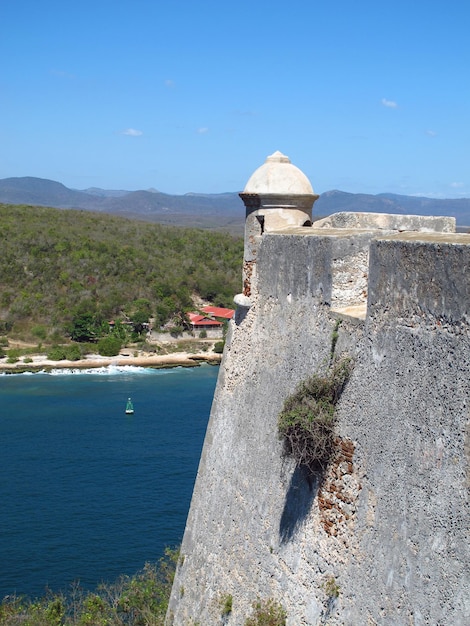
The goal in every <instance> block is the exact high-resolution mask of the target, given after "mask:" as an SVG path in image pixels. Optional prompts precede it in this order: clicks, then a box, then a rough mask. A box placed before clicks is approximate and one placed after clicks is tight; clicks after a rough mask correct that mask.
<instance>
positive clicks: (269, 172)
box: [243, 151, 314, 196]
mask: <svg viewBox="0 0 470 626" xmlns="http://www.w3.org/2000/svg"><path fill="white" fill-rule="evenodd" d="M243 193H250V194H251V193H253V194H276V195H277V194H280V195H302V196H305V195H313V194H314V191H313V188H312V185H311V184H310V181H309V180H308V178H307V177H306V176H305V174H304V173H303V172H302V171H301V170H299V168H298V167H296V166H295V165H292V163H291V162H290V159H289V157H287V156H285V155H284V154H282V152H279V151H277V152H275V153H274V154H271V156H268V158H267V159H266V161H265V162H264V163H263V165H261V167H259V168H258V169H257V170H256V171H255V172H253V174H252V175H251V177H250V179H249V181H248V182H247V183H246V186H245V189H244V191H243Z"/></svg>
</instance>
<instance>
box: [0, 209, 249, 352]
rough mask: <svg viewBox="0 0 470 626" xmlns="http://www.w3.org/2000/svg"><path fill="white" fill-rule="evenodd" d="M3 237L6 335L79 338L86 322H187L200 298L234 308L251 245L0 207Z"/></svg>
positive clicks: (1, 309)
mask: <svg viewBox="0 0 470 626" xmlns="http://www.w3.org/2000/svg"><path fill="white" fill-rule="evenodd" d="M0 237H1V252H2V253H1V255H0V335H1V334H6V333H8V335H9V336H16V337H22V338H26V337H27V336H30V337H31V336H36V337H38V338H40V339H45V340H49V339H51V338H53V339H54V340H55V341H60V340H61V338H67V337H70V336H72V338H75V339H78V340H80V337H79V336H78V335H76V336H75V337H73V332H74V331H77V326H80V324H83V323H84V320H88V322H90V321H92V322H93V325H94V327H95V328H98V327H99V325H100V324H107V322H108V321H109V320H111V319H127V320H129V319H134V320H135V321H136V326H138V324H139V323H140V322H143V321H145V320H146V319H148V318H149V317H153V318H155V326H156V327H158V326H162V325H164V324H165V323H174V324H178V323H179V322H182V321H183V320H184V314H185V312H187V311H188V310H190V309H192V308H194V298H195V297H197V298H201V299H202V300H205V301H208V302H211V303H213V304H215V305H218V306H232V301H233V295H234V294H235V293H237V291H239V290H240V281H241V279H240V276H241V271H240V268H241V263H242V254H243V241H242V239H241V238H237V237H233V236H230V235H228V234H224V233H218V232H213V231H207V230H206V231H201V230H197V229H186V228H180V227H169V226H162V225H159V224H151V223H148V222H140V221H137V220H129V219H125V218H120V217H114V216H110V215H103V214H97V213H91V212H87V211H77V210H67V211H63V210H60V209H51V208H44V207H33V206H24V205H23V206H14V205H3V204H0ZM88 322H87V323H88ZM78 334H79V333H78Z"/></svg>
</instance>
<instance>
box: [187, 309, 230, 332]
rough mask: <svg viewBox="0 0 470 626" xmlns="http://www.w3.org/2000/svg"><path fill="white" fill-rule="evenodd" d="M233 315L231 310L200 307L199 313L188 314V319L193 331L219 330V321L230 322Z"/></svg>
mask: <svg viewBox="0 0 470 626" xmlns="http://www.w3.org/2000/svg"><path fill="white" fill-rule="evenodd" d="M234 313H235V311H234V310H233V309H224V308H223V307H218V306H205V307H202V309H201V313H188V318H189V322H190V324H191V326H192V328H193V330H208V329H211V328H212V329H219V328H220V329H221V328H222V326H223V321H220V320H230V319H232V317H233V316H234ZM217 318H219V319H217Z"/></svg>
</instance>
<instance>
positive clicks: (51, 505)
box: [0, 365, 219, 597]
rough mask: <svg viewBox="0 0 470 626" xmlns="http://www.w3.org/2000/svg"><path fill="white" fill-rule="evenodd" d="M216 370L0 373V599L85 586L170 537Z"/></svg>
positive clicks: (185, 503)
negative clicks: (129, 410)
mask: <svg viewBox="0 0 470 626" xmlns="http://www.w3.org/2000/svg"><path fill="white" fill-rule="evenodd" d="M218 369H219V368H218V367H213V366H209V365H203V366H201V367H195V368H175V369H166V370H155V369H150V368H129V367H128V368H126V367H121V368H103V369H100V370H89V371H79V370H75V371H73V370H72V371H69V370H57V371H56V372H53V373H50V374H46V373H40V374H18V375H3V376H0V442H1V452H0V597H4V596H5V595H7V594H11V593H17V594H27V595H29V596H33V597H36V596H41V595H43V593H44V591H45V590H46V588H49V589H51V590H52V591H59V590H62V591H67V590H69V589H70V586H71V584H72V583H74V582H77V581H79V582H80V584H81V585H82V586H83V587H84V588H88V589H91V588H94V587H95V586H96V585H97V584H99V583H100V582H102V581H108V582H112V581H114V580H116V578H117V577H118V576H119V575H120V574H129V575H132V574H134V573H135V572H136V571H138V570H139V569H140V568H142V567H143V566H144V564H145V562H155V561H157V560H158V559H159V558H160V556H162V554H163V551H164V548H165V547H166V546H176V545H178V544H179V543H180V542H181V539H182V536H183V531H184V525H185V521H186V516H187V513H188V509H189V503H190V499H191V493H192V489H193V485H194V479H195V476H196V472H197V466H198V462H199V457H200V453H201V448H202V444H203V440H204V434H205V430H206V426H207V421H208V417H209V413H210V407H211V403H212V397H213V394H214V389H215V384H216V379H217V374H218ZM128 397H132V400H133V403H134V408H135V413H134V415H132V416H127V415H125V405H126V400H127V398H128Z"/></svg>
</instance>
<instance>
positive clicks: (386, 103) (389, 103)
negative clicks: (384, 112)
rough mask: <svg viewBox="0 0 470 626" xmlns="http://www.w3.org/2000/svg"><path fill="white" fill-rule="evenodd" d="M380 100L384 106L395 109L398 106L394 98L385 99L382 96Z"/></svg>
mask: <svg viewBox="0 0 470 626" xmlns="http://www.w3.org/2000/svg"><path fill="white" fill-rule="evenodd" d="M381 102H382V104H383V105H384V107H388V108H389V109H396V108H397V106H398V104H397V103H396V102H395V101H394V100H387V98H382V100H381Z"/></svg>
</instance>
